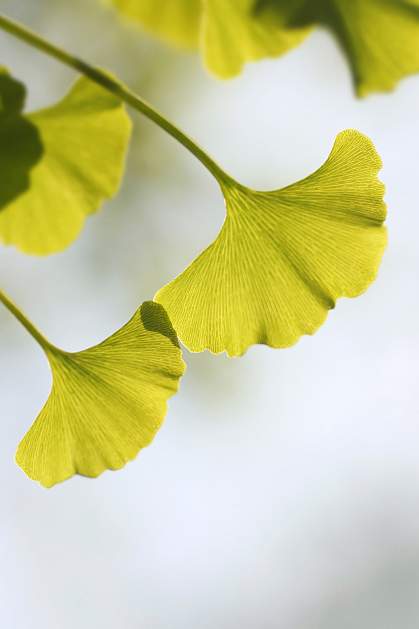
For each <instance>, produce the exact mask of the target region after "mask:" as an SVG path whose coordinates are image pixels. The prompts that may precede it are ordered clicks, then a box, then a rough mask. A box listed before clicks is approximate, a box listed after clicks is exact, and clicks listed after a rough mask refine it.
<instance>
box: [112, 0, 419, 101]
mask: <svg viewBox="0 0 419 629" xmlns="http://www.w3.org/2000/svg"><path fill="white" fill-rule="evenodd" d="M111 2H112V3H113V4H114V5H115V6H116V7H117V8H118V9H120V11H121V12H123V13H124V14H126V15H127V16H129V17H131V18H133V19H134V20H136V21H137V22H140V23H141V24H143V25H144V26H145V27H146V28H148V29H149V30H151V31H153V32H154V33H156V34H158V35H160V36H161V37H163V38H165V39H167V40H168V41H171V42H173V41H174V42H175V43H182V44H183V45H187V46H189V47H191V48H194V47H198V45H199V47H200V49H201V52H202V54H203V57H204V59H205V63H206V66H207V67H208V69H209V70H210V71H211V72H213V73H215V74H216V75H218V76H220V77H223V78H228V77H231V76H234V75H235V74H238V73H239V72H240V71H241V69H242V67H243V64H244V63H246V62H248V61H255V60H258V59H262V58H263V57H273V56H278V55H281V54H283V53H285V52H286V51H288V50H289V49H290V48H292V47H294V46H296V45H297V44H298V43H300V42H301V41H302V40H303V39H304V37H306V35H307V34H308V33H309V32H310V30H311V29H312V28H313V27H314V26H316V25H323V26H326V27H327V28H329V29H330V30H331V31H332V32H333V33H334V34H335V35H336V37H337V38H338V40H339V42H340V44H341V46H342V48H343V49H344V51H345V53H346V55H347V57H348V59H349V63H350V65H351V68H352V72H353V77H354V82H355V85H356V89H357V92H358V94H359V95H361V96H363V95H366V94H367V93H369V92H372V91H387V90H390V89H392V88H393V87H394V86H395V84H396V83H397V82H398V81H399V80H400V79H402V78H403V77H405V76H407V75H409V74H414V73H416V72H419V46H418V44H417V42H418V41H419V0H201V1H199V0H190V1H189V2H188V0H164V1H162V2H154V0H111Z"/></svg>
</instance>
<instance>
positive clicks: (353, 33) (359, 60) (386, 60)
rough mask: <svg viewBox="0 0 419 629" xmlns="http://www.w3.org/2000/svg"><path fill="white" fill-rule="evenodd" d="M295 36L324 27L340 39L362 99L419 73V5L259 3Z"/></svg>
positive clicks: (402, 1)
mask: <svg viewBox="0 0 419 629" xmlns="http://www.w3.org/2000/svg"><path fill="white" fill-rule="evenodd" d="M259 7H260V9H261V12H262V13H263V10H264V9H265V10H269V14H270V15H271V16H272V15H273V13H272V9H273V11H274V12H276V13H277V15H278V18H279V20H280V23H281V24H284V21H285V22H287V23H288V30H289V31H290V32H293V31H294V30H295V29H297V30H299V29H301V28H303V27H305V26H310V25H314V24H322V25H324V26H327V27H328V28H329V29H330V30H331V31H333V32H334V33H335V35H336V36H337V38H338V39H339V42H340V44H341V45H342V47H343V49H344V50H345V52H346V54H347V56H348V58H349V62H350V64H351V67H352V71H353V76H354V81H355V84H356V88H357V91H358V94H359V95H361V96H364V95H366V94H367V93H369V92H372V91H385V90H391V89H392V88H393V87H394V86H395V85H396V83H397V82H398V81H399V80H400V79H402V78H403V77H405V76H407V75H409V74H414V73H416V72H419V46H418V41H419V0H319V1H318V2H313V0H259Z"/></svg>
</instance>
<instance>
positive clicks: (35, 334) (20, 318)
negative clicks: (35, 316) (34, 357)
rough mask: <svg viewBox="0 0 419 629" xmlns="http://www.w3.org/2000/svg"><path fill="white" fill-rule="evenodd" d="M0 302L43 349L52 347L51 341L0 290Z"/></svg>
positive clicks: (46, 349)
mask: <svg viewBox="0 0 419 629" xmlns="http://www.w3.org/2000/svg"><path fill="white" fill-rule="evenodd" d="M0 302H1V303H2V304H3V305H4V306H5V307H6V308H7V310H9V312H11V313H12V315H13V316H14V317H16V319H17V320H18V321H19V322H20V323H21V324H22V325H23V327H24V328H25V329H26V330H27V331H28V332H29V334H30V335H31V336H32V337H33V338H34V339H35V341H36V342H37V343H38V344H39V345H40V346H41V347H42V349H44V350H45V351H48V350H51V349H53V346H52V345H51V343H50V342H49V341H48V340H47V339H46V338H45V337H44V336H43V335H42V334H41V333H40V332H39V330H37V328H36V327H35V326H34V325H33V323H31V322H30V321H29V319H28V318H27V317H26V316H25V315H24V314H23V312H22V311H21V310H20V309H19V308H18V307H17V306H16V304H14V303H13V302H12V300H11V299H10V298H9V297H8V296H7V295H6V294H5V293H4V292H3V291H2V290H0Z"/></svg>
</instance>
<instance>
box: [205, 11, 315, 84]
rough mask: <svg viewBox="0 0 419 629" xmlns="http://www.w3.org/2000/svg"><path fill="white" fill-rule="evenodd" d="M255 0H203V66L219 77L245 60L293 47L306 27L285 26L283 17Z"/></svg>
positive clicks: (233, 72)
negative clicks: (257, 3)
mask: <svg viewBox="0 0 419 629" xmlns="http://www.w3.org/2000/svg"><path fill="white" fill-rule="evenodd" d="M280 18H281V14H280V13H279V12H278V13H276V11H274V9H273V8H272V7H265V8H264V10H263V11H259V10H257V7H256V6H255V0H205V12H204V16H203V25H202V29H203V30H202V45H203V54H204V59H205V63H206V66H207V67H208V69H209V70H210V71H211V72H213V73H214V74H216V75H217V76H219V77H221V78H229V77H232V76H234V75H236V74H238V73H239V72H240V71H241V70H242V67H243V65H244V64H245V63H246V62H247V61H257V60H258V59H262V58H264V57H276V56H278V55H280V54H283V53H284V52H286V51H288V50H289V49H290V48H292V47H293V46H296V45H297V44H299V43H300V42H301V40H302V39H303V38H304V37H305V36H306V35H307V33H308V31H309V29H308V28H307V27H306V26H303V27H301V28H294V29H287V28H285V25H286V23H287V20H286V16H282V18H283V19H282V20H281V19H280Z"/></svg>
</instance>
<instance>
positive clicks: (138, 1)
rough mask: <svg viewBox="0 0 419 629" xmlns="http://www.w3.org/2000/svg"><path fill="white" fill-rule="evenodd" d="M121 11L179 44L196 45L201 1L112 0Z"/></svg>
mask: <svg viewBox="0 0 419 629" xmlns="http://www.w3.org/2000/svg"><path fill="white" fill-rule="evenodd" d="M111 3H112V4H113V5H114V6H115V7H116V8H117V9H118V10H119V11H120V12H121V14H123V15H125V16H127V17H128V18H130V19H132V20H134V21H135V22H138V23H139V24H141V25H142V26H143V27H144V28H145V29H147V30H148V31H150V32H151V33H153V34H154V35H157V36H158V37H161V38H163V39H165V40H167V41H169V42H171V43H173V44H175V45H177V46H181V47H185V48H192V49H194V48H197V47H198V40H199V27H200V20H201V13H202V0H158V2H156V0H111Z"/></svg>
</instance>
